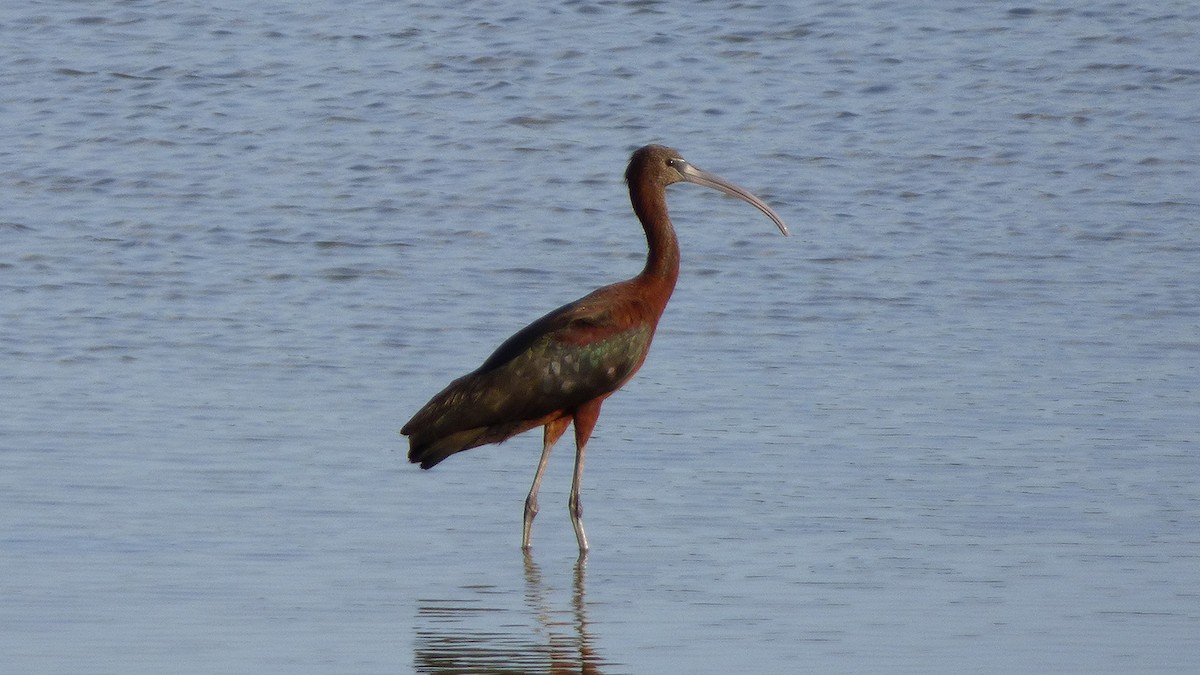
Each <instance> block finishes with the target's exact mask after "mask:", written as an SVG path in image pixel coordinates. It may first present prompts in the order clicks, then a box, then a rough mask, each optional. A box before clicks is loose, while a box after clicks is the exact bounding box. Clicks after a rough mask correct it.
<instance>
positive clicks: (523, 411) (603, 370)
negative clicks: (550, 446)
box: [401, 289, 654, 456]
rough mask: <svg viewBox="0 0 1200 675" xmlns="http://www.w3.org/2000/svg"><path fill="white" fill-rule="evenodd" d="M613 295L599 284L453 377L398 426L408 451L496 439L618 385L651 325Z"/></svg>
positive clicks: (636, 361) (637, 360) (641, 354)
mask: <svg viewBox="0 0 1200 675" xmlns="http://www.w3.org/2000/svg"><path fill="white" fill-rule="evenodd" d="M608 290H609V289H602V291H608ZM613 295H614V294H612V293H602V292H601V291H598V292H596V293H593V294H591V295H589V296H587V297H585V298H582V299H580V300H578V301H576V302H573V303H571V304H568V305H564V306H563V307H560V308H558V309H556V310H554V311H553V312H550V313H549V314H547V315H545V316H543V317H542V318H540V319H538V320H537V321H534V322H533V323H531V324H529V325H528V326H526V327H525V328H523V329H521V330H520V331H518V332H517V333H516V334H514V335H513V336H512V337H510V338H509V339H508V340H506V341H505V342H504V343H503V344H501V345H500V347H498V348H497V349H496V351H495V352H494V353H493V354H492V355H491V356H490V357H488V359H487V360H486V361H484V363H483V365H481V366H480V367H479V368H478V369H476V370H475V371H473V372H471V373H468V374H467V375H464V376H462V377H460V378H458V379H457V380H455V381H453V382H451V383H450V385H449V386H447V387H446V388H445V389H443V390H442V391H441V392H440V393H438V394H437V395H436V396H434V397H433V398H432V399H431V400H430V401H429V403H427V404H426V405H425V407H423V408H422V409H421V410H420V411H418V412H417V414H416V415H414V416H413V418H412V419H411V420H410V421H409V422H408V424H406V425H405V426H404V428H403V429H401V433H403V434H405V435H408V436H409V437H410V444H411V446H412V448H413V451H411V452H410V456H411V455H413V454H414V453H415V454H419V453H417V452H416V451H417V449H418V448H422V447H426V446H430V445H433V444H437V443H438V442H439V440H440V439H444V438H448V437H450V436H456V437H457V438H456V440H455V442H454V444H455V445H457V444H460V441H461V444H463V445H465V446H466V447H461V448H458V449H454V450H452V451H451V452H457V451H459V450H465V449H468V448H470V447H476V446H478V445H483V444H485V443H494V442H497V441H501V440H504V439H506V438H508V437H510V436H512V435H514V434H517V433H520V432H521V431H525V430H526V429H529V428H531V426H537V420H541V419H542V418H545V417H546V416H548V415H551V414H553V413H555V412H556V411H564V412H569V411H571V410H573V409H574V408H576V407H578V406H579V405H582V404H583V403H586V402H587V401H590V400H593V399H595V398H599V397H603V396H606V395H608V394H610V393H612V392H613V391H615V390H616V389H617V388H619V387H620V386H621V385H622V384H624V383H625V381H626V380H628V379H629V378H630V377H631V376H632V375H633V373H634V372H635V371H636V370H637V369H638V367H639V366H641V364H642V361H643V360H644V359H645V357H646V353H647V352H648V351H649V349H650V340H651V338H652V337H653V332H654V331H653V324H652V323H650V322H644V321H636V320H634V317H635V314H636V311H635V310H634V309H633V308H631V307H627V306H622V305H621V303H614V302H611V301H610V300H609V299H610V298H612V297H613ZM530 422H534V423H533V424H530ZM467 432H471V433H467ZM475 432H477V433H475ZM445 449H447V450H448V449H450V448H448V447H447V448H445Z"/></svg>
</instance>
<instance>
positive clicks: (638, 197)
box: [629, 187, 679, 295]
mask: <svg viewBox="0 0 1200 675" xmlns="http://www.w3.org/2000/svg"><path fill="white" fill-rule="evenodd" d="M629 199H630V201H631V202H632V203H633V212H634V213H636V214H637V217H638V220H640V221H642V228H643V229H645V230H646V243H647V244H648V245H649V248H650V251H649V253H647V254H646V267H645V269H643V270H642V274H641V276H642V277H643V278H645V279H647V280H653V281H655V282H658V283H664V282H665V284H666V286H667V293H668V295H669V294H670V292H671V290H672V289H674V288H675V280H676V279H678V278H679V240H678V239H676V238H675V228H673V227H671V219H670V218H669V217H668V216H667V194H666V190H664V189H663V188H661V187H657V188H649V189H643V188H639V187H631V188H630V190H629Z"/></svg>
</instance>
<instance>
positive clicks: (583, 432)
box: [567, 399, 604, 556]
mask: <svg viewBox="0 0 1200 675" xmlns="http://www.w3.org/2000/svg"><path fill="white" fill-rule="evenodd" d="M603 402H604V401H603V400H601V399H597V400H595V401H588V402H587V403H585V404H583V406H582V407H580V408H579V409H578V410H576V411H575V475H574V476H573V477H572V478H571V496H570V497H568V498H567V508H568V509H569V510H570V512H571V525H573V526H574V527H575V539H576V540H577V541H578V542H579V555H581V556H583V555H587V551H588V542H587V534H586V533H584V531H583V502H581V501H580V500H579V488H580V485H581V484H582V483H583V453H584V451H585V450H586V449H587V442H588V439H589V438H591V436H592V429H593V428H594V427H595V426H596V420H597V419H598V418H599V417H600V404H601V403H603Z"/></svg>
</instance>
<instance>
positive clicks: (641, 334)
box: [400, 145, 788, 554]
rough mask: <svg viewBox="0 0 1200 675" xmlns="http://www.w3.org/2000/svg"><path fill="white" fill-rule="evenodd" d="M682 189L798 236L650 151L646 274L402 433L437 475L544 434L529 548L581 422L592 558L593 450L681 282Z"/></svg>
mask: <svg viewBox="0 0 1200 675" xmlns="http://www.w3.org/2000/svg"><path fill="white" fill-rule="evenodd" d="M681 181H686V182H689V183H695V184H697V185H703V186H706V187H710V188H715V189H717V190H720V191H722V192H725V193H727V194H730V195H732V196H734V197H737V198H739V199H743V200H745V201H747V202H749V203H751V204H753V205H754V206H756V207H758V209H759V210H760V211H762V212H763V213H765V214H767V216H769V217H770V218H771V220H773V221H775V224H776V225H778V226H779V231H780V232H782V233H783V234H784V235H786V234H787V233H788V231H787V227H786V226H785V225H784V224H783V220H782V219H781V218H780V217H779V216H778V215H777V214H776V213H775V212H774V211H772V210H771V208H770V207H769V206H767V205H766V204H765V203H764V202H763V201H762V200H761V199H759V198H758V197H755V196H754V195H752V194H750V193H749V192H747V191H746V190H744V189H742V188H740V187H738V186H736V185H734V184H732V183H730V182H728V181H726V180H724V179H722V178H719V177H717V176H714V175H713V174H711V173H708V172H707V171H702V170H700V169H697V168H696V167H694V166H692V165H691V164H689V163H688V162H687V161H685V160H684V159H683V157H681V156H680V155H679V153H678V152H676V151H675V150H672V149H671V148H666V147H663V146H661V145H647V146H645V147H643V148H640V149H639V150H637V151H636V152H634V153H633V157H632V158H630V160H629V167H628V168H627V169H626V170H625V182H626V183H628V185H629V199H630V201H631V202H632V203H633V210H634V212H635V213H636V214H637V217H638V219H639V220H641V221H642V227H643V228H644V229H645V230H646V241H647V243H648V244H649V246H650V253H649V255H648V256H647V257H646V267H645V269H643V270H642V272H641V274H638V275H637V276H636V277H634V278H632V279H629V280H626V281H622V282H619V283H615V284H612V285H611V286H605V287H603V288H600V289H597V290H595V291H593V292H592V293H590V294H588V295H586V296H584V297H582V298H580V299H579V300H576V301H575V302H572V303H570V304H568V305H563V306H562V307H559V308H558V309H556V310H554V311H553V312H550V313H549V314H547V315H545V316H543V317H542V318H540V319H538V320H537V321H534V322H533V323H531V324H529V325H528V326H526V327H525V328H523V329H521V330H520V331H518V332H517V333H516V334H515V335H513V336H512V337H510V338H509V339H508V340H506V341H505V342H504V344H502V345H500V347H499V348H498V349H497V350H496V351H495V353H493V354H492V355H491V356H490V357H488V359H487V360H486V361H484V362H483V365H481V366H479V368H477V369H476V370H474V371H473V372H470V373H468V374H466V375H464V376H462V377H460V378H458V379H457V380H454V381H453V382H451V383H450V385H449V386H447V387H446V388H445V389H443V390H442V391H441V392H440V393H438V394H437V395H436V396H434V397H433V398H432V399H430V401H429V402H428V403H426V404H425V407H423V408H421V409H420V410H419V411H418V412H417V414H416V415H413V418H412V419H411V420H409V421H408V424H405V425H404V428H403V429H401V430H400V433H402V434H404V435H405V436H408V440H409V451H408V459H409V461H411V462H413V463H419V464H420V465H421V468H422V469H428V468H430V467H432V466H434V465H436V464H437V463H438V462H441V461H442V460H443V459H446V458H447V457H449V456H450V455H453V454H454V453H456V452H462V451H463V450H469V449H471V448H475V447H478V446H481V445H486V444H488V443H499V442H501V441H505V440H507V439H509V438H512V437H513V436H515V435H517V434H519V433H522V432H524V431H528V430H530V429H533V428H535V427H544V436H543V441H542V456H541V459H540V460H539V461H538V466H537V472H536V473H534V475H533V486H532V487H531V488H530V489H529V496H528V497H527V498H526V499H525V518H524V526H523V528H522V532H521V545H522V547H523V548H525V549H528V548H529V537H530V531H531V528H532V526H533V518H534V516H535V515H537V512H538V487H539V486H540V485H541V482H542V474H543V473H544V472H545V470H546V463H547V461H548V460H549V459H550V449H551V448H552V447H553V446H554V443H555V442H556V441H558V439H559V438H560V437H561V436H562V435H563V433H564V432H565V431H566V430H567V426H568V425H570V424H571V423H572V422H574V423H575V473H574V478H573V479H572V481H571V494H570V498H569V500H568V507H569V508H570V513H571V523H572V525H574V527H575V537H576V539H578V540H579V551H580V553H581V554H583V553H586V552H587V548H588V543H587V536H586V535H585V534H584V532H583V520H582V514H583V508H582V506H581V504H580V501H579V486H580V481H581V479H582V477H583V453H584V448H585V447H586V446H587V441H588V438H589V437H590V436H591V435H592V428H593V427H594V426H595V424H596V418H597V417H599V416H600V406H601V405H602V404H603V403H604V399H606V398H608V397H609V395H611V394H612V393H613V392H615V391H616V390H617V389H620V388H621V386H622V385H624V384H625V383H626V382H628V381H629V378H631V377H633V374H634V373H635V372H637V369H638V368H639V367H641V365H642V362H643V361H644V360H645V359H646V353H647V352H648V351H649V350H650V341H651V339H652V338H653V337H654V329H655V327H656V326H657V325H658V319H659V317H660V316H662V313H663V309H664V308H665V307H666V306H667V300H668V299H669V298H670V297H671V291H672V290H674V288H675V280H676V279H677V278H678V277H679V243H678V241H677V240H676V238H675V230H674V229H673V228H672V227H671V221H670V219H669V218H668V217H667V200H666V187H667V186H668V185H670V184H672V183H678V182H681Z"/></svg>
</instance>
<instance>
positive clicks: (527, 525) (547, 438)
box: [521, 417, 571, 551]
mask: <svg viewBox="0 0 1200 675" xmlns="http://www.w3.org/2000/svg"><path fill="white" fill-rule="evenodd" d="M570 423H571V418H570V417H561V418H559V419H556V420H553V421H551V422H550V423H548V424H547V425H546V429H545V433H544V434H543V436H542V458H541V459H540V460H538V467H537V473H535V474H533V486H532V487H530V488H529V496H528V497H526V498H525V519H524V524H523V525H522V527H521V548H522V549H525V550H526V551H528V550H529V547H530V543H529V538H530V536H531V535H532V534H533V517H534V516H536V515H537V513H538V489H539V488H541V486H542V475H543V474H545V473H546V465H547V464H549V463H550V449H551V448H553V447H554V444H555V443H557V442H558V439H560V438H562V435H563V432H565V431H566V430H567V425H569V424H570Z"/></svg>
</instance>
